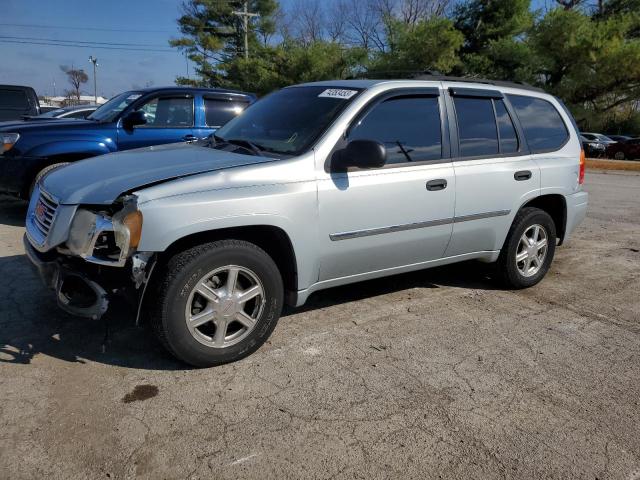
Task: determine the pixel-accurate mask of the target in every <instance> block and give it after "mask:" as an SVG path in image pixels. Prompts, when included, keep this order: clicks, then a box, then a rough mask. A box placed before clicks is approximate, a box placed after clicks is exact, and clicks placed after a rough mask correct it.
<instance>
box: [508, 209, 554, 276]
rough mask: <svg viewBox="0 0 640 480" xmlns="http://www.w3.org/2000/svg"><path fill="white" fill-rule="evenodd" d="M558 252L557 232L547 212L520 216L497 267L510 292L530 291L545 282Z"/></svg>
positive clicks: (528, 211) (527, 211) (529, 211)
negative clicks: (514, 290) (528, 289)
mask: <svg viewBox="0 0 640 480" xmlns="http://www.w3.org/2000/svg"><path fill="white" fill-rule="evenodd" d="M555 248H556V228H555V224H554V222H553V219H552V218H551V217H550V216H549V214H548V213H547V212H545V211H544V210H540V209H538V208H531V207H527V208H523V209H522V210H520V212H518V214H517V215H516V218H515V219H514V220H513V224H512V225H511V228H510V230H509V234H508V235H507V239H506V241H505V243H504V246H503V247H502V250H501V251H500V256H499V258H498V262H497V267H498V270H499V273H500V275H501V277H502V280H503V282H504V283H505V285H506V286H508V287H510V288H527V287H531V286H533V285H535V284H536V283H538V282H539V281H540V280H542V279H543V278H544V276H545V275H546V273H547V271H548V270H549V267H550V266H551V262H552V260H553V255H554V253H555Z"/></svg>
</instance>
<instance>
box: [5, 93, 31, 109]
mask: <svg viewBox="0 0 640 480" xmlns="http://www.w3.org/2000/svg"><path fill="white" fill-rule="evenodd" d="M0 105H2V106H3V107H4V108H29V100H28V98H27V95H26V93H25V92H24V91H23V90H7V89H0Z"/></svg>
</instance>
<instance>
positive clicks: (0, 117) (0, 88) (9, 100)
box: [0, 85, 40, 122]
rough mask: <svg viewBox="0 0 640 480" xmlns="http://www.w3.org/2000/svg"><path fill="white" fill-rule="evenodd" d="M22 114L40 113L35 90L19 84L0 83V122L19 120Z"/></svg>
mask: <svg viewBox="0 0 640 480" xmlns="http://www.w3.org/2000/svg"><path fill="white" fill-rule="evenodd" d="M24 115H40V102H39V101H38V96H37V95H36V92H35V90H34V89H33V88H31V87H24V86H20V85H0V122H2V121H6V120H19V119H21V118H22V117H23V116H24Z"/></svg>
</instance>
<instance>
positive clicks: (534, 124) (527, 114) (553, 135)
mask: <svg viewBox="0 0 640 480" xmlns="http://www.w3.org/2000/svg"><path fill="white" fill-rule="evenodd" d="M508 97H509V101H510V102H511V104H512V105H513V108H514V109H515V111H516V115H517V116H518V118H519V119H520V123H521V125H522V129H523V130H524V136H525V138H526V139H527V143H528V144H529V148H530V149H531V151H532V152H534V153H540V152H548V151H553V150H558V149H559V148H560V147H562V146H563V145H564V144H565V143H566V142H567V140H568V139H569V131H568V130H567V126H566V125H565V124H564V121H563V120H562V117H561V116H560V113H558V111H557V110H556V108H555V107H554V106H553V105H552V104H551V103H550V102H547V101H546V100H543V99H541V98H533V97H526V96H522V95H508Z"/></svg>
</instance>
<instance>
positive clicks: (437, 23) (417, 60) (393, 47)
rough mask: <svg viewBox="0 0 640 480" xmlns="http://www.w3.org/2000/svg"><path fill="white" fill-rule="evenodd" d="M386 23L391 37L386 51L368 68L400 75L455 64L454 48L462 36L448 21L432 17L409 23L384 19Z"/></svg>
mask: <svg viewBox="0 0 640 480" xmlns="http://www.w3.org/2000/svg"><path fill="white" fill-rule="evenodd" d="M386 23H387V30H388V31H389V32H390V38H391V39H392V40H391V42H390V44H389V51H388V52H382V53H380V54H379V55H378V56H377V58H376V60H374V62H373V66H372V70H374V71H379V72H381V73H382V74H384V75H391V76H403V73H405V72H407V71H413V72H418V71H424V70H437V71H439V72H441V73H449V72H451V71H452V70H453V68H454V67H456V66H457V65H459V63H460V57H459V56H458V51H459V50H460V47H461V46H462V43H463V41H464V38H463V36H462V34H461V33H460V32H459V31H458V30H456V29H455V28H454V26H453V23H452V22H451V20H449V19H446V18H438V17H434V18H431V19H429V20H420V21H419V22H416V23H415V24H409V23H405V22H404V21H402V20H398V19H393V18H388V19H387V20H386ZM372 73H373V72H372ZM394 74H395V75H394Z"/></svg>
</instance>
